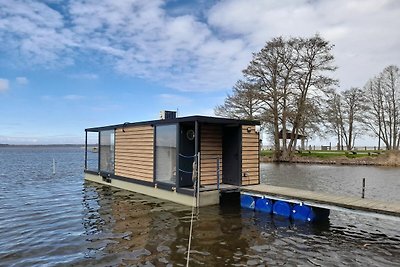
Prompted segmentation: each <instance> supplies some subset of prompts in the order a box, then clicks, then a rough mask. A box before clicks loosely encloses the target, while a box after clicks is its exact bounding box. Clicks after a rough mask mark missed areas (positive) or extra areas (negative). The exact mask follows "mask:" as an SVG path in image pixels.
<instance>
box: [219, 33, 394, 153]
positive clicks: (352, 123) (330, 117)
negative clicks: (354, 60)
mask: <svg viewBox="0 0 400 267" xmlns="http://www.w3.org/2000/svg"><path fill="white" fill-rule="evenodd" d="M332 49H333V45H332V44H330V43H329V42H328V41H326V40H324V39H323V38H322V37H320V36H319V35H315V36H313V37H309V38H302V37H292V38H283V37H277V38H273V39H272V40H270V41H268V42H267V43H266V44H265V46H264V47H263V48H262V49H261V50H260V51H259V52H257V53H254V54H253V58H252V60H251V61H250V63H249V65H248V66H247V67H246V68H245V69H244V70H243V77H242V78H241V79H240V80H239V81H237V82H236V84H235V85H234V87H233V89H232V92H231V93H230V94H228V95H227V97H226V99H225V101H224V103H223V104H222V105H219V106H217V107H216V108H215V114H216V115H218V116H223V117H228V118H238V119H249V120H254V119H256V120H260V121H261V122H262V125H263V129H264V130H265V131H266V132H267V133H268V134H269V135H270V136H271V138H272V140H273V143H274V151H275V152H274V157H275V159H277V160H283V161H284V160H290V158H291V157H292V156H293V153H294V151H295V149H296V147H297V146H299V144H298V141H299V140H300V142H301V143H300V146H301V147H302V148H303V149H304V140H305V138H312V137H313V136H326V135H334V136H335V137H336V139H337V147H338V149H342V150H343V149H347V150H351V149H353V148H354V144H355V142H356V139H357V138H358V137H360V136H361V135H364V134H366V133H368V134H370V135H373V136H376V137H377V138H378V140H379V141H378V147H379V149H381V148H385V149H399V145H400V110H399V107H400V70H399V68H398V67H397V66H394V65H391V66H388V67H386V68H385V69H384V70H382V72H381V73H379V74H378V75H376V76H375V77H373V78H371V79H370V80H369V81H368V82H367V83H366V85H365V86H364V87H362V88H359V87H353V88H348V89H345V90H339V87H338V84H339V81H338V80H337V79H335V78H334V77H333V74H334V72H335V70H336V69H337V67H336V66H335V65H334V56H333V54H332Z"/></svg>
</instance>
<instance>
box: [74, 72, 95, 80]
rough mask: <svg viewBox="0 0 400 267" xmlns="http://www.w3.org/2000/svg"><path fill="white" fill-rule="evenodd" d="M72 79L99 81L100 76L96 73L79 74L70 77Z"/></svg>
mask: <svg viewBox="0 0 400 267" xmlns="http://www.w3.org/2000/svg"><path fill="white" fill-rule="evenodd" d="M69 77H71V78H72V79H83V80H97V79H98V78H99V76H98V75H97V74H95V73H77V74H71V75H69Z"/></svg>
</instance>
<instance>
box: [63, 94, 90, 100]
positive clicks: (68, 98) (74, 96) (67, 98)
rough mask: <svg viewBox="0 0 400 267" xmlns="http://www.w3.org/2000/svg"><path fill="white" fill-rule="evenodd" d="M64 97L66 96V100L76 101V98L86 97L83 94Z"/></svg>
mask: <svg viewBox="0 0 400 267" xmlns="http://www.w3.org/2000/svg"><path fill="white" fill-rule="evenodd" d="M63 98H64V99H65V100H71V101H75V100H81V99H84V98H85V97H84V96H82V95H65V96H64V97H63Z"/></svg>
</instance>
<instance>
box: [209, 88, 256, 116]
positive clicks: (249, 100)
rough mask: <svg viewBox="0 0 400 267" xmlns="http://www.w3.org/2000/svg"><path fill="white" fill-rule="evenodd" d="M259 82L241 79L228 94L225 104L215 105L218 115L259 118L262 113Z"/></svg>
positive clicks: (215, 111)
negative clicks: (254, 82)
mask: <svg viewBox="0 0 400 267" xmlns="http://www.w3.org/2000/svg"><path fill="white" fill-rule="evenodd" d="M259 94H260V93H259V87H258V86H257V84H253V83H247V82H244V81H242V80H239V81H238V82H237V83H236V85H235V86H234V87H233V92H232V94H231V95H229V94H228V96H227V98H226V99H225V102H224V104H223V105H219V106H217V107H215V109H214V113H215V114H216V115H218V116H222V117H227V118H237V119H248V120H254V119H259V118H260V114H261V102H262V101H261V99H260V96H259Z"/></svg>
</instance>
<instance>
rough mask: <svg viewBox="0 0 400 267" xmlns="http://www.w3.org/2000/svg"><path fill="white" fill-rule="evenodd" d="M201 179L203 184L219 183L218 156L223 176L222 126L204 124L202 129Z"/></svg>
mask: <svg viewBox="0 0 400 267" xmlns="http://www.w3.org/2000/svg"><path fill="white" fill-rule="evenodd" d="M200 141H201V144H200V181H201V184H202V185H211V184H216V183H217V157H219V158H220V179H221V178H222V127H221V126H220V125H212V124H204V125H202V126H201V130H200Z"/></svg>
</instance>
